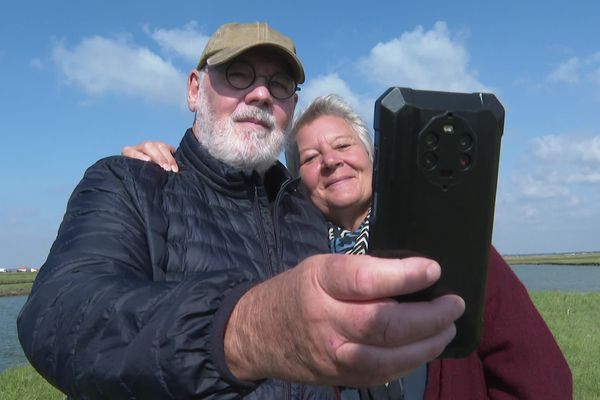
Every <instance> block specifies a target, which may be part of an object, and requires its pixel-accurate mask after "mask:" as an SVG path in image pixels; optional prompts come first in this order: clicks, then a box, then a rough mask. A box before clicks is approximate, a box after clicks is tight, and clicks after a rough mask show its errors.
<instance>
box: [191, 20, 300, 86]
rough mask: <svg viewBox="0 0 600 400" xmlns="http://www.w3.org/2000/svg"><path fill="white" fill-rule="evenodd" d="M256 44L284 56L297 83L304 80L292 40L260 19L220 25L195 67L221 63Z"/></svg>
mask: <svg viewBox="0 0 600 400" xmlns="http://www.w3.org/2000/svg"><path fill="white" fill-rule="evenodd" d="M257 46H270V47H273V48H275V49H276V50H278V51H279V52H280V53H281V54H282V55H284V56H285V57H286V58H287V60H288V62H289V64H290V67H291V68H292V70H293V73H294V78H295V79H296V83H303V82H304V68H302V63H301V62H300V59H299V58H298V56H297V55H296V46H295V45H294V42H293V41H292V39H290V38H289V37H287V36H285V35H283V34H281V33H280V32H278V31H276V30H275V29H273V28H271V27H269V26H268V25H267V24H266V23H263V22H254V23H248V24H240V23H237V22H235V23H231V24H225V25H222V26H221V27H220V28H219V29H217V31H216V32H215V33H213V35H212V36H211V37H210V39H209V40H208V43H207V44H206V47H205V48H204V52H203V53H202V57H200V62H198V66H197V67H196V68H197V69H201V68H202V67H204V66H205V65H207V64H208V65H219V64H222V63H224V62H227V61H229V60H231V59H233V58H235V57H237V56H239V55H240V54H242V53H243V52H245V51H246V50H249V49H251V48H253V47H257Z"/></svg>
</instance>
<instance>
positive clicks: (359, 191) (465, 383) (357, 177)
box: [123, 95, 572, 400]
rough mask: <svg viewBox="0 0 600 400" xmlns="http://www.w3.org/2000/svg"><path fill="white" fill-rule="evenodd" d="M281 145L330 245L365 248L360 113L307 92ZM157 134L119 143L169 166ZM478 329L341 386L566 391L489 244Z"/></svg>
mask: <svg viewBox="0 0 600 400" xmlns="http://www.w3.org/2000/svg"><path fill="white" fill-rule="evenodd" d="M292 137H293V138H295V141H294V142H293V143H290V145H289V146H288V149H287V151H286V162H287V165H288V168H289V169H290V171H291V173H292V174H293V175H299V176H300V178H301V179H302V183H303V188H304V189H305V190H306V194H307V196H309V197H310V199H311V200H312V201H313V203H314V204H315V205H316V206H317V207H318V208H319V209H320V210H321V212H323V214H324V215H326V216H327V218H328V220H329V221H330V227H329V239H330V248H331V251H332V252H336V253H346V254H350V253H352V254H365V253H366V251H367V248H368V232H369V225H368V224H369V212H370V205H371V195H372V188H371V178H372V165H373V144H372V141H371V136H370V135H369V131H368V129H367V127H366V125H365V123H364V122H363V121H362V120H361V119H360V118H359V117H358V115H357V114H356V113H355V112H354V111H353V110H352V109H351V108H350V107H349V106H348V105H347V104H346V103H344V102H343V101H342V100H341V99H339V98H338V97H336V96H333V95H329V96H323V97H319V98H317V99H316V100H315V101H314V102H313V103H312V104H311V105H310V106H309V107H308V108H307V109H306V110H305V111H304V112H303V113H302V115H301V116H300V117H299V118H298V120H297V121H296V123H295V124H294V127H293V130H292ZM172 151H174V149H173V148H172V147H170V146H168V145H165V144H162V143H157V142H145V143H144V144H142V145H138V146H135V147H126V148H124V149H123V154H124V155H126V156H130V157H136V158H140V159H145V160H153V161H154V162H157V163H158V164H160V165H162V166H163V168H165V169H167V170H172V171H175V172H176V171H177V166H176V163H175V161H174V159H173V158H172V157H171V152H172ZM490 253H491V254H490V259H489V265H488V281H487V290H486V300H485V306H484V330H483V335H482V339H481V343H480V345H479V347H478V348H477V350H476V351H474V352H473V353H471V354H470V355H469V356H467V357H465V358H461V359H442V360H434V361H432V362H430V363H428V364H427V365H426V366H423V367H422V368H420V369H417V370H416V371H414V372H413V373H412V374H409V375H408V376H407V377H405V378H403V380H402V382H401V383H399V382H391V383H390V384H388V385H385V386H380V387H374V388H369V389H360V390H355V389H345V390H342V392H341V395H342V396H341V397H342V398H360V399H380V398H382V399H388V398H402V397H401V396H402V392H404V393H405V394H406V396H405V398H406V399H413V398H414V399H426V400H430V399H485V398H492V399H569V398H571V397H572V378H571V372H570V370H569V367H568V365H567V363H566V361H565V359H564V357H563V355H562V353H561V351H560V349H559V348H558V346H557V344H556V342H555V340H554V338H553V337H552V334H551V332H550V330H549V329H548V327H547V326H546V324H545V323H544V321H543V319H542V318H541V316H540V315H539V313H538V312H537V310H536V309H535V306H534V305H533V303H532V302H531V299H530V298H529V295H528V294H527V291H526V289H525V288H524V286H523V285H522V284H521V282H520V281H519V280H518V278H517V277H516V276H515V275H514V273H513V272H512V270H511V269H510V267H508V265H507V264H506V262H505V261H504V260H503V259H502V257H501V256H500V255H499V254H498V252H497V251H496V250H495V249H494V248H492V249H491V252H490Z"/></svg>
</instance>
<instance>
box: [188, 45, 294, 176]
mask: <svg viewBox="0 0 600 400" xmlns="http://www.w3.org/2000/svg"><path fill="white" fill-rule="evenodd" d="M235 61H244V62H247V63H249V64H251V65H252V66H253V67H254V69H255V71H256V75H257V79H256V81H255V82H254V83H253V84H252V85H251V86H250V87H248V88H247V89H236V88H234V87H232V86H231V85H230V84H229V83H228V82H227V80H226V78H225V67H226V65H227V64H226V65H225V66H220V67H208V68H207V71H208V72H207V74H206V75H205V76H204V78H203V79H198V76H199V74H198V73H197V72H196V73H194V74H195V78H194V76H190V81H189V87H188V102H189V105H190V109H191V110H192V111H195V112H196V122H195V124H194V127H193V130H194V134H195V135H196V137H197V138H198V140H199V141H200V142H201V143H202V144H203V145H204V146H205V147H206V148H207V149H208V151H209V153H210V154H212V155H213V156H214V157H215V158H218V159H220V160H221V161H224V162H225V163H227V164H230V165H233V166H235V167H239V168H244V169H246V168H250V169H257V170H259V171H263V170H266V169H267V168H268V167H269V166H270V165H272V164H273V163H274V162H275V161H276V160H277V157H278V156H279V153H280V152H281V150H282V148H283V146H284V145H285V140H286V139H287V138H286V135H287V131H288V128H289V125H290V123H291V120H292V117H293V113H294V108H295V105H296V102H297V99H298V98H297V95H293V96H292V97H290V98H288V99H285V100H280V99H276V98H275V97H273V96H272V95H271V93H270V92H269V88H268V85H267V82H266V79H264V78H262V77H263V76H267V77H270V76H272V75H273V74H275V73H281V72H287V67H286V64H285V62H284V61H283V60H282V59H281V58H280V57H279V56H278V55H277V54H276V53H275V52H273V51H269V50H268V49H260V48H259V49H252V50H249V51H247V52H245V53H243V54H242V55H240V56H239V57H237V58H236V59H235ZM194 85H196V87H197V88H198V89H197V93H196V95H195V96H194V93H193V89H194Z"/></svg>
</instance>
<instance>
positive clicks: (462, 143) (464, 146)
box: [458, 133, 473, 150]
mask: <svg viewBox="0 0 600 400" xmlns="http://www.w3.org/2000/svg"><path fill="white" fill-rule="evenodd" d="M472 145H473V138H472V137H471V135H469V134H468V133H463V134H462V135H460V137H459V138H458V147H459V148H460V149H461V150H469V149H470V148H471V146H472Z"/></svg>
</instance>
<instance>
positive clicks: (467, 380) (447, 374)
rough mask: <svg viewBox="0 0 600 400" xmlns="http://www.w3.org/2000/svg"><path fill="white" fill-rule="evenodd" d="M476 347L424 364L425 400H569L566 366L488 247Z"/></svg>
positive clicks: (521, 292)
mask: <svg viewBox="0 0 600 400" xmlns="http://www.w3.org/2000/svg"><path fill="white" fill-rule="evenodd" d="M483 323H484V329H483V336H482V340H481V343H480V345H479V348H478V349H477V351H475V352H473V353H472V354H471V355H469V356H468V357H465V358H462V359H444V360H435V361H432V362H430V363H429V365H428V372H427V387H426V391H425V400H438V399H444V400H454V399H459V400H468V399H474V400H481V399H488V398H489V399H501V400H504V399H519V400H523V399H536V400H537V399H543V400H548V399H560V400H565V399H572V397H573V382H572V377H571V371H570V369H569V366H568V364H567V362H566V360H565V358H564V357H563V355H562V352H561V351H560V349H559V347H558V345H557V344H556V341H555V340H554V337H553V336H552V333H551V332H550V330H549V329H548V327H547V326H546V323H545V322H544V320H543V319H542V317H541V316H540V314H539V313H538V311H537V310H536V308H535V306H534V305H533V303H532V302H531V299H530V298H529V294H528V293H527V290H526V289H525V287H524V286H523V284H522V283H521V282H520V281H519V279H518V278H517V276H516V275H515V274H514V273H513V272H512V270H511V269H510V267H509V266H508V265H507V264H506V262H505V261H504V260H503V259H502V257H501V256H500V255H499V254H498V252H497V251H496V250H495V249H494V248H492V252H491V254H490V263H489V269H488V283H487V292H486V299H485V307H484V317H483Z"/></svg>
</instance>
